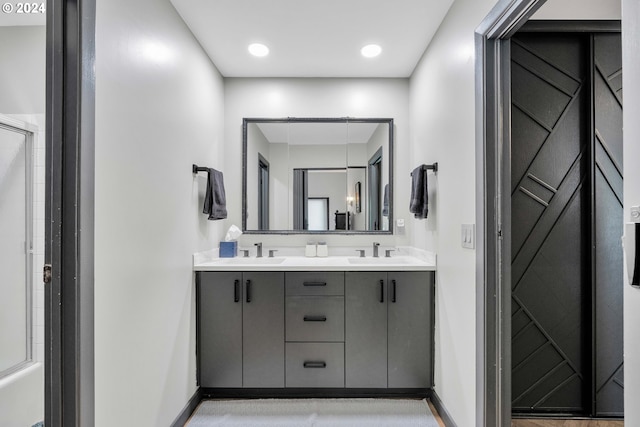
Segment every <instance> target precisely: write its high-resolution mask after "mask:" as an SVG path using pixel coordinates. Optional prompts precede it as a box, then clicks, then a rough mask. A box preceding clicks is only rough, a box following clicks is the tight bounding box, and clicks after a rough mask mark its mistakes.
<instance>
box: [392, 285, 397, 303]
mask: <svg viewBox="0 0 640 427" xmlns="http://www.w3.org/2000/svg"><path fill="white" fill-rule="evenodd" d="M391 284H392V285H393V293H392V294H391V302H396V281H395V280H392V281H391Z"/></svg>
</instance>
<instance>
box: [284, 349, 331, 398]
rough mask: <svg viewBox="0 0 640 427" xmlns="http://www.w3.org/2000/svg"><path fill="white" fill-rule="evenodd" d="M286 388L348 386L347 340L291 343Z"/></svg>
mask: <svg viewBox="0 0 640 427" xmlns="http://www.w3.org/2000/svg"><path fill="white" fill-rule="evenodd" d="M285 386H286V387H339V388H341V387H344V343H287V345H286V381H285Z"/></svg>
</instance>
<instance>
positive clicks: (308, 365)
mask: <svg viewBox="0 0 640 427" xmlns="http://www.w3.org/2000/svg"><path fill="white" fill-rule="evenodd" d="M302 366H304V367H305V368H326V367H327V364H326V363H325V362H304V363H303V364H302Z"/></svg>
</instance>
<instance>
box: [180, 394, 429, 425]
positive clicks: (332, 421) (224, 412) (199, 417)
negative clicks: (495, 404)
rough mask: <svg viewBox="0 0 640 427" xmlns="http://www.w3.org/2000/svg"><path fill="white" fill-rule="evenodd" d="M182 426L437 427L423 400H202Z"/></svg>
mask: <svg viewBox="0 0 640 427" xmlns="http://www.w3.org/2000/svg"><path fill="white" fill-rule="evenodd" d="M185 426H186V427H212V426H216V427H343V426H344V427H438V423H437V421H436V420H435V418H434V417H433V414H432V413H431V410H430V409H429V406H428V405H427V402H426V401H425V400H405V399H259V400H207V401H203V402H202V403H201V404H200V405H199V406H198V408H197V409H196V411H195V412H194V414H193V416H192V417H191V419H190V420H189V421H188V422H187V424H185Z"/></svg>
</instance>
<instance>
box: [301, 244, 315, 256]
mask: <svg viewBox="0 0 640 427" xmlns="http://www.w3.org/2000/svg"><path fill="white" fill-rule="evenodd" d="M316 254H317V253H316V244H315V243H313V242H307V246H306V247H305V248H304V256H309V257H313V256H316Z"/></svg>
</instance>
